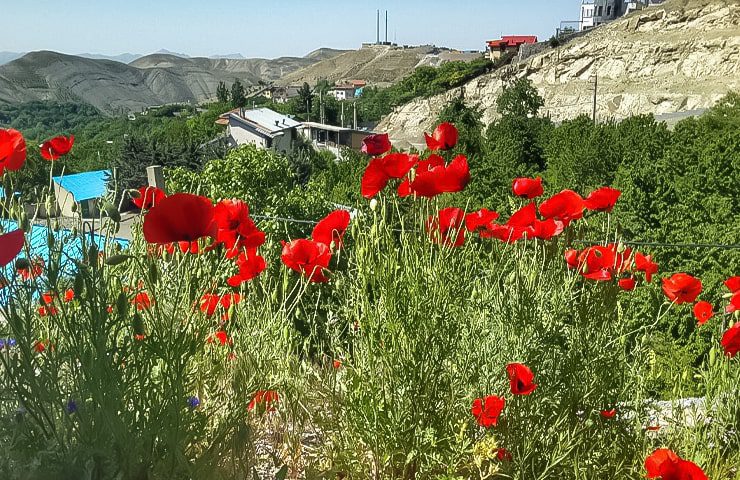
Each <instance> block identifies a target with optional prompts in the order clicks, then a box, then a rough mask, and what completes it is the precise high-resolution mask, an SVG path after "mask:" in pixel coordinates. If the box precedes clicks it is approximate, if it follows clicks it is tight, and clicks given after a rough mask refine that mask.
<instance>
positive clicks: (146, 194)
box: [131, 187, 167, 210]
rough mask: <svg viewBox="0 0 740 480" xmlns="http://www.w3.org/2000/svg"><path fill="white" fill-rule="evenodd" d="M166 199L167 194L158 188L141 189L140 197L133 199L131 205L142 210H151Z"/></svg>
mask: <svg viewBox="0 0 740 480" xmlns="http://www.w3.org/2000/svg"><path fill="white" fill-rule="evenodd" d="M166 197H167V194H166V193H164V191H162V190H160V189H159V188H157V187H141V188H139V196H138V197H135V198H132V199H131V203H133V204H134V205H136V207H137V208H139V209H140V210H149V209H151V208H152V207H154V206H155V205H156V204H158V203H159V202H160V201H161V200H162V199H164V198H166Z"/></svg>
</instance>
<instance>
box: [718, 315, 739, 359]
mask: <svg viewBox="0 0 740 480" xmlns="http://www.w3.org/2000/svg"><path fill="white" fill-rule="evenodd" d="M722 348H724V349H725V355H727V356H728V357H730V358H734V357H735V355H737V352H740V322H737V323H736V324H735V325H733V326H732V327H730V328H729V329H728V330H727V331H726V332H725V333H724V335H722Z"/></svg>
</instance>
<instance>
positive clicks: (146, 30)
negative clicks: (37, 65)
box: [0, 0, 581, 57]
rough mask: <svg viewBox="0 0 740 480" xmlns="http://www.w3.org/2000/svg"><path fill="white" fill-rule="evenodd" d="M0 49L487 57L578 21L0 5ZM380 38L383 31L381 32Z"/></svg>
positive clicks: (429, 11) (508, 5)
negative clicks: (439, 49)
mask: <svg viewBox="0 0 740 480" xmlns="http://www.w3.org/2000/svg"><path fill="white" fill-rule="evenodd" d="M2 3H3V4H4V5H3V6H2V17H3V22H2V24H3V26H2V35H0V51H13V52H26V51H32V50H55V51H60V52H64V53H103V54H109V55H110V54H120V53H125V52H128V53H143V54H146V53H151V52H154V51H157V50H159V49H162V48H165V49H168V50H171V51H175V52H180V53H186V54H188V55H191V56H196V55H203V56H208V55H215V54H229V53H241V54H243V55H244V56H246V57H278V56H283V55H292V56H302V55H305V54H306V53H308V52H310V51H312V50H315V49H317V48H319V47H333V48H346V49H350V48H358V47H359V46H360V44H361V43H362V42H374V41H375V36H376V33H375V15H376V14H375V11H376V9H382V10H386V9H387V10H388V11H389V28H388V32H389V33H388V37H389V40H391V41H393V40H396V41H397V42H398V43H400V44H414V45H415V44H429V43H432V44H435V45H438V46H447V47H452V48H458V49H465V50H468V49H477V50H482V49H483V45H484V42H485V41H486V40H490V39H493V38H497V37H498V36H500V35H501V34H522V35H524V34H535V35H538V36H540V37H544V38H549V37H550V36H551V35H552V34H553V33H554V31H555V28H556V27H557V26H559V25H560V21H561V20H573V19H574V18H577V17H578V12H579V5H580V3H581V2H580V0H457V1H450V0H447V1H441V0H396V1H390V0H367V1H362V0H359V1H348V0H342V1H333V0H259V1H257V0H180V1H175V0H34V1H25V0H22V1H10V0H8V1H5V0H3V2H2ZM381 36H384V26H381Z"/></svg>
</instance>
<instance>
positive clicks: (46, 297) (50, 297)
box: [38, 292, 59, 317]
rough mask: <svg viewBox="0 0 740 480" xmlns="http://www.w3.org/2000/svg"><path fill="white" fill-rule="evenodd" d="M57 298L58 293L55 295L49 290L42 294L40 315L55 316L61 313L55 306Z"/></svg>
mask: <svg viewBox="0 0 740 480" xmlns="http://www.w3.org/2000/svg"><path fill="white" fill-rule="evenodd" d="M55 298H56V295H54V294H53V293H52V292H47V293H44V294H42V295H41V303H42V305H41V306H40V307H39V308H38V312H39V316H40V317H47V316H54V315H56V314H57V313H59V311H58V310H57V309H56V307H55V306H54V299H55Z"/></svg>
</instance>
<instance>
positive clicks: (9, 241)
mask: <svg viewBox="0 0 740 480" xmlns="http://www.w3.org/2000/svg"><path fill="white" fill-rule="evenodd" d="M0 131H2V130H0ZM25 239H26V237H25V236H24V235H23V230H15V231H12V232H10V233H6V234H5V235H0V268H2V267H4V266H5V265H7V264H9V263H10V262H12V261H13V260H14V259H15V257H17V256H18V254H19V253H21V250H23V242H24V241H25Z"/></svg>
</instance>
